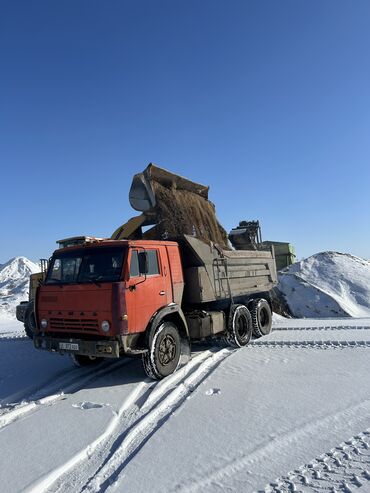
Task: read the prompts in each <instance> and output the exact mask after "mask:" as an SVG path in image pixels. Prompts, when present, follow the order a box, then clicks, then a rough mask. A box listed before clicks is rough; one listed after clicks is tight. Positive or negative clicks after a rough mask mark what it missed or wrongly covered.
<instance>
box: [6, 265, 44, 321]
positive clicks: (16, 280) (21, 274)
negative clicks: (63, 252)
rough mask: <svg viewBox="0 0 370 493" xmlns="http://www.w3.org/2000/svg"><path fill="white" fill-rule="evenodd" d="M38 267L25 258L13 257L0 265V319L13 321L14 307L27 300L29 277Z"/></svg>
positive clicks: (38, 270) (37, 270) (38, 269)
mask: <svg viewBox="0 0 370 493" xmlns="http://www.w3.org/2000/svg"><path fill="white" fill-rule="evenodd" d="M36 272H40V267H39V266H38V265H37V264H35V263H33V262H31V260H29V259H28V258H26V257H15V258H13V259H10V260H9V261H8V262H6V263H5V264H0V319H1V318H5V319H7V318H8V319H9V318H13V319H15V307H16V306H17V305H18V304H19V303H20V302H21V301H27V300H28V288H29V281H30V275H31V274H34V273H36Z"/></svg>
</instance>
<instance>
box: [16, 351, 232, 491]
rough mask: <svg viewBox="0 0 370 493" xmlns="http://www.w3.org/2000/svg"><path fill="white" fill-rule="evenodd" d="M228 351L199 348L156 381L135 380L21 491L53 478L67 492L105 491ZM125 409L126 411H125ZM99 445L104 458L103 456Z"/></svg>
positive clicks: (48, 484)
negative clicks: (94, 425) (117, 403)
mask: <svg viewBox="0 0 370 493" xmlns="http://www.w3.org/2000/svg"><path fill="white" fill-rule="evenodd" d="M233 352H234V351H233V350H230V349H222V350H208V351H204V352H202V353H199V354H197V355H196V356H194V357H193V358H192V359H191V360H190V362H189V363H188V364H187V365H185V366H184V367H183V368H181V369H179V370H178V371H176V372H175V373H173V374H172V375H170V376H168V377H167V378H165V379H164V380H161V381H160V382H158V383H157V384H153V382H152V381H148V380H147V381H146V382H144V383H142V384H140V385H139V386H138V390H134V391H133V392H132V393H131V394H130V396H129V398H128V399H126V401H125V402H124V403H123V404H122V406H121V407H120V409H119V411H118V413H117V414H116V416H114V417H113V418H112V420H111V422H110V423H109V424H108V427H107V428H106V430H105V432H104V433H103V434H102V435H100V436H99V437H98V438H96V440H95V441H94V442H92V443H91V444H90V445H89V446H87V447H85V448H84V449H82V450H81V451H80V452H78V453H77V454H76V455H75V456H73V457H72V458H71V459H70V460H69V461H67V462H66V463H65V464H63V465H61V466H60V467H58V468H57V469H55V470H54V471H52V472H51V473H49V474H47V475H45V476H44V477H43V478H41V479H40V480H38V481H36V482H35V483H34V484H32V485H31V486H29V488H27V489H26V490H25V492H26V493H42V492H45V491H50V490H49V489H50V487H51V486H52V485H53V484H55V483H57V482H59V486H57V488H54V489H53V491H66V488H67V489H68V491H80V490H81V489H82V490H83V491H104V490H105V489H106V488H107V487H108V486H109V484H110V482H111V480H112V479H114V478H115V477H116V476H117V475H118V474H119V473H120V472H121V470H122V469H123V468H124V467H125V466H126V465H127V464H128V462H130V460H131V459H132V458H133V457H134V455H135V454H136V452H137V451H138V450H139V449H140V448H141V447H142V446H143V445H144V443H145V442H146V441H147V440H148V439H149V438H150V437H151V435H152V434H153V433H155V431H156V430H157V429H159V428H160V427H161V426H162V425H163V424H164V422H165V421H166V420H167V419H168V418H169V417H170V415H171V414H172V413H173V412H174V411H175V410H176V409H177V408H178V407H180V405H181V404H182V403H183V402H184V401H185V400H186V399H187V397H189V395H190V394H191V393H192V392H193V390H195V389H196V388H197V387H198V385H200V384H201V383H202V381H203V380H204V379H205V378H206V377H207V376H209V375H210V374H211V373H212V372H213V371H214V370H215V369H216V368H217V367H218V365H219V364H220V363H221V362H222V361H223V360H224V359H225V358H227V357H228V356H229V355H231V354H233ZM153 385H154V387H153ZM135 408H136V409H135ZM130 409H131V411H132V412H131V413H130V412H128V411H129V410H130ZM135 411H136V412H135ZM127 415H128V416H129V418H128V419H127ZM117 430H118V431H117ZM120 430H121V431H120ZM104 450H105V458H104V457H102V454H104ZM86 459H90V461H92V466H93V471H91V473H90V475H86V472H85V478H83V477H82V476H81V470H80V468H78V467H77V466H78V464H79V463H80V462H81V461H82V460H86ZM102 459H103V461H102ZM87 474H88V473H87ZM71 483H72V484H71Z"/></svg>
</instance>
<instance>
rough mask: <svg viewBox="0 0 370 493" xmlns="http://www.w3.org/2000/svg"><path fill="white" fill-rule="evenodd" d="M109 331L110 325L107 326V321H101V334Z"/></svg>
mask: <svg viewBox="0 0 370 493" xmlns="http://www.w3.org/2000/svg"><path fill="white" fill-rule="evenodd" d="M109 329H110V325H109V322H108V320H103V321H102V323H101V330H102V331H103V332H109Z"/></svg>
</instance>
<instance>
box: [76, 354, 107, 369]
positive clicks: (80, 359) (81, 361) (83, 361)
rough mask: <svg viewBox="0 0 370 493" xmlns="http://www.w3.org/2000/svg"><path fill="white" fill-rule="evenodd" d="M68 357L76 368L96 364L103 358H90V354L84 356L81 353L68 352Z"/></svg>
mask: <svg viewBox="0 0 370 493" xmlns="http://www.w3.org/2000/svg"><path fill="white" fill-rule="evenodd" d="M70 357H71V359H72V361H73V363H74V364H75V366H77V367H78V368H83V367H85V366H93V365H97V364H98V363H101V361H102V360H103V358H90V356H84V355H83V354H70Z"/></svg>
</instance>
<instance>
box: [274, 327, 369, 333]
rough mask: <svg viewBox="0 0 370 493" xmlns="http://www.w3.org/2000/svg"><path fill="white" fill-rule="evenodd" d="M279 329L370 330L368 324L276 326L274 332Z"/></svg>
mask: <svg viewBox="0 0 370 493" xmlns="http://www.w3.org/2000/svg"><path fill="white" fill-rule="evenodd" d="M279 330H282V331H285V330H370V326H368V325H353V326H351V325H337V326H335V325H334V326H331V325H323V326H316V327H315V326H313V327H274V328H273V332H277V331H279Z"/></svg>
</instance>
